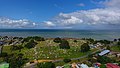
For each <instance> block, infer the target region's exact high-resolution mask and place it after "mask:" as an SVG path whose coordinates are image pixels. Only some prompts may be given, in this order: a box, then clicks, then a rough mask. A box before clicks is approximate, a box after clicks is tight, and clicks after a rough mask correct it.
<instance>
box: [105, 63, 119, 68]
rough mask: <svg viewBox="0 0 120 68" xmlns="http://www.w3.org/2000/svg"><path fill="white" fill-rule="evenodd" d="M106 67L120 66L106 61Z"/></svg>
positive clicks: (117, 67)
mask: <svg viewBox="0 0 120 68" xmlns="http://www.w3.org/2000/svg"><path fill="white" fill-rule="evenodd" d="M106 67H107V68H120V66H117V65H115V64H112V63H107V64H106Z"/></svg>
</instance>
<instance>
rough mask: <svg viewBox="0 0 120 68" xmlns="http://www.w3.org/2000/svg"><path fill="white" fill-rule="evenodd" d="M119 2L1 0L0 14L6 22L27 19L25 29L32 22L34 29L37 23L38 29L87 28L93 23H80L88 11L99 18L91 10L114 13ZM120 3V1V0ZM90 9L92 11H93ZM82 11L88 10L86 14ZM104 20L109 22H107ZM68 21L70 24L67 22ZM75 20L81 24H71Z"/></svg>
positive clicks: (107, 0) (93, 0) (90, 0)
mask: <svg viewBox="0 0 120 68" xmlns="http://www.w3.org/2000/svg"><path fill="white" fill-rule="evenodd" d="M114 1H115V3H113V5H112V6H111V4H109V3H111V2H114ZM116 1H117V0H0V17H1V20H2V22H3V18H5V19H4V20H7V19H10V20H9V21H12V22H13V24H17V23H18V24H21V23H22V22H27V23H22V25H20V28H25V27H26V24H27V26H28V24H29V25H30V28H33V27H32V25H34V26H35V25H37V26H35V28H40V27H42V28H47V26H48V28H57V27H59V28H74V27H77V28H80V27H81V28H86V26H88V24H89V23H87V24H84V23H82V24H79V25H82V26H78V23H80V22H84V19H82V18H84V17H85V16H86V15H83V14H87V13H88V15H89V16H87V17H90V15H93V16H92V17H94V16H95V18H97V17H96V16H98V17H99V15H100V14H96V15H94V14H91V13H96V11H101V12H102V11H105V12H106V11H111V12H112V11H113V10H114V9H113V8H114V7H116V6H115V4H116ZM118 3H119V0H118ZM117 6H118V5H117ZM111 7H112V8H111ZM108 8H110V9H108ZM96 9H98V10H96ZM107 9H108V10H107ZM89 10H91V12H89ZM82 11H83V12H85V13H83V12H82ZM78 12H80V13H79V14H80V16H82V15H83V16H82V17H79V16H77V15H76V14H78ZM101 12H99V13H101ZM118 12H119V11H118ZM74 13H75V14H74ZM115 13H116V12H115ZM79 14H78V15H79ZM81 14H82V15H81ZM103 14H104V15H105V16H106V14H107V13H106V14H105V13H103ZM65 15H66V16H67V18H65V17H66V16H65ZM75 15H76V16H75ZM104 15H103V16H104ZM107 15H109V14H107ZM63 16H65V17H63ZM56 17H57V18H56ZM118 17H119V16H118ZM63 18H64V21H63V22H65V23H62V24H61V23H60V22H58V21H61V22H62V20H63ZM68 18H69V19H68ZM70 18H71V19H70ZM99 18H100V17H99ZM24 19H25V20H24ZM56 19H57V21H56ZM20 20H22V21H20ZM74 20H75V21H74ZM87 20H88V19H87ZM16 21H17V22H16ZM91 21H92V20H88V21H87V22H91ZM7 22H8V20H7ZM85 22H86V21H85ZM92 22H94V21H92ZM98 22H99V21H98ZM104 22H107V21H104ZM31 23H32V24H31ZM66 23H68V24H67V25H66ZM71 23H72V25H73V24H76V23H77V25H73V26H71ZM107 23H108V22H107ZM18 24H17V25H15V27H18V26H19V25H18ZM56 24H60V25H56ZM69 24H70V25H69ZM90 24H91V23H90ZM92 24H94V23H92ZM110 24H112V23H110ZM1 25H2V26H1V27H3V28H6V27H7V26H9V25H10V26H9V28H11V25H12V24H11V23H10V22H8V23H7V25H6V24H3V23H2V24H1ZM84 26H85V27H84ZM96 26H98V24H97V25H95V26H92V27H91V26H89V27H90V28H96ZM100 26H101V24H100ZM110 26H111V25H110ZM27 28H28V27H27Z"/></svg>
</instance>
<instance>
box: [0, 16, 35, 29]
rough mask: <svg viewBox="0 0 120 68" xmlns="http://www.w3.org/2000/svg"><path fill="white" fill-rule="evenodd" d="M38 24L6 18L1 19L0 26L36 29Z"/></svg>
mask: <svg viewBox="0 0 120 68" xmlns="http://www.w3.org/2000/svg"><path fill="white" fill-rule="evenodd" d="M36 25H37V24H36V23H35V22H31V21H29V20H27V19H20V20H15V19H10V18H5V17H0V26H1V27H6V28H7V27H10V28H30V27H34V26H36Z"/></svg>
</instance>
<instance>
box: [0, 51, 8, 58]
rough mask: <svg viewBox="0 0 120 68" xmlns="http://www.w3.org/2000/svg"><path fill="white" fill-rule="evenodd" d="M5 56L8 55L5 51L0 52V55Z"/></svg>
mask: <svg viewBox="0 0 120 68" xmlns="http://www.w3.org/2000/svg"><path fill="white" fill-rule="evenodd" d="M7 56H8V54H7V53H6V52H3V53H1V54H0V57H7Z"/></svg>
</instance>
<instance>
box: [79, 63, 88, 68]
mask: <svg viewBox="0 0 120 68" xmlns="http://www.w3.org/2000/svg"><path fill="white" fill-rule="evenodd" d="M80 67H81V68H89V67H88V66H87V65H86V64H81V65H80Z"/></svg>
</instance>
